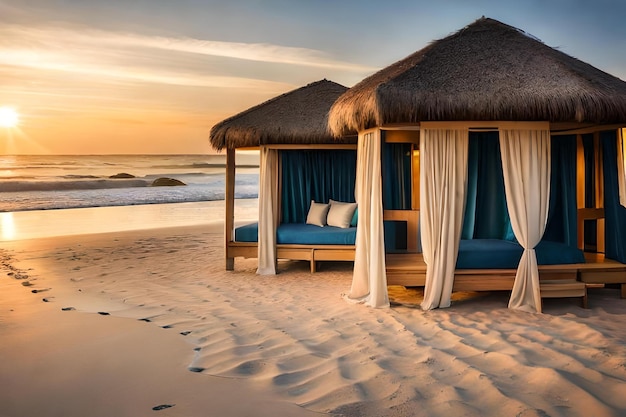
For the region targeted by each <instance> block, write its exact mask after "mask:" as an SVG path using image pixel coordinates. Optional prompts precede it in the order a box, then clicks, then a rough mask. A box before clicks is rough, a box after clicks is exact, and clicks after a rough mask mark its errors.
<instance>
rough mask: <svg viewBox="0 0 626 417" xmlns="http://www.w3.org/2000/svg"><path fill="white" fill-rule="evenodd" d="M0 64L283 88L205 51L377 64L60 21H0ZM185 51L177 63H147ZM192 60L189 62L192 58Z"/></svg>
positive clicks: (349, 68) (284, 60)
mask: <svg viewBox="0 0 626 417" xmlns="http://www.w3.org/2000/svg"><path fill="white" fill-rule="evenodd" d="M0 39H1V41H0V64H3V65H9V66H15V67H28V68H38V69H43V70H50V71H63V72H66V73H75V74H87V75H90V76H98V77H109V78H114V79H124V80H129V81H134V82H149V83H160V84H173V85H198V86H205V87H236V88H261V89H268V90H271V91H280V90H284V87H285V85H286V83H284V82H282V81H278V80H276V81H274V80H263V79H257V78H254V77H248V78H246V77H238V76H233V75H232V74H231V73H229V72H228V71H227V70H223V71H221V72H220V68H219V62H216V61H215V59H213V60H211V59H207V58H209V57H220V58H223V59H241V60H248V61H254V62H259V63H269V64H286V65H298V66H304V67H311V68H320V69H326V70H332V71H342V72H358V73H364V72H372V71H373V70H375V68H370V67H365V66H360V65H356V64H351V63H347V62H342V61H338V60H333V59H332V58H330V57H328V56H327V55H326V54H324V53H323V52H321V51H318V50H313V49H306V48H293V47H285V46H280V45H271V44H262V43H252V44H246V43H236V42H221V41H211V40H201V39H192V38H188V37H181V38H176V37H163V36H146V35H139V34H133V33H117V32H106V31H101V30H92V29H70V28H60V27H39V28H31V27H25V26H19V25H4V26H2V27H0ZM177 55H186V56H185V59H181V60H180V61H179V62H180V65H177V66H175V67H172V66H170V68H169V69H167V68H165V65H149V64H148V63H147V61H150V60H152V62H166V61H168V60H171V57H172V56H177ZM191 61H193V62H191Z"/></svg>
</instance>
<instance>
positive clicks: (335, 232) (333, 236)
mask: <svg viewBox="0 0 626 417" xmlns="http://www.w3.org/2000/svg"><path fill="white" fill-rule="evenodd" d="M355 240H356V227H348V228H345V229H344V228H341V227H333V226H324V227H319V226H315V225H313V224H302V223H283V224H281V225H280V226H279V227H278V230H276V243H285V244H288V243H290V244H296V245H354V242H355Z"/></svg>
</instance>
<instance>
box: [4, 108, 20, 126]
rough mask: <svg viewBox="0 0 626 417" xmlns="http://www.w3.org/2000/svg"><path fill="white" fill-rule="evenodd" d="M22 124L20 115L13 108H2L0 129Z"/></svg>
mask: <svg viewBox="0 0 626 417" xmlns="http://www.w3.org/2000/svg"><path fill="white" fill-rule="evenodd" d="M19 123H20V115H19V114H18V113H17V111H15V109H14V108H12V107H0V127H9V128H10V127H16V126H17V125H18V124H19Z"/></svg>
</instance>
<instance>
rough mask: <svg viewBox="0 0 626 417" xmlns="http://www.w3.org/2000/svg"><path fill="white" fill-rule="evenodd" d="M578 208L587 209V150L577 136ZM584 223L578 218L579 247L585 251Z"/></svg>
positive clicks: (580, 137) (579, 136) (580, 136)
mask: <svg viewBox="0 0 626 417" xmlns="http://www.w3.org/2000/svg"><path fill="white" fill-rule="evenodd" d="M576 207H577V208H578V211H580V210H581V209H584V208H585V149H584V147H583V137H582V135H576ZM583 225H584V222H582V223H581V219H580V216H579V217H578V228H577V234H578V247H579V248H580V249H581V250H585V235H584V227H583Z"/></svg>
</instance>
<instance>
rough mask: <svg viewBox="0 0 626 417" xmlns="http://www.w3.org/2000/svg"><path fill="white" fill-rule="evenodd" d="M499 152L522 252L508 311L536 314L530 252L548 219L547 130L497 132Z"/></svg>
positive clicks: (534, 272)
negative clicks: (498, 134)
mask: <svg viewBox="0 0 626 417" xmlns="http://www.w3.org/2000/svg"><path fill="white" fill-rule="evenodd" d="M535 129H536V130H535ZM500 150H501V153H502V170H503V173H504V188H505V193H506V202H507V206H508V209H509V216H510V217H511V225H512V227H513V232H514V233H515V237H516V239H517V241H518V242H519V243H520V245H522V247H523V248H524V252H523V254H522V258H521V259H520V263H519V266H518V267H517V273H516V275H515V283H514V284H513V291H512V292H511V299H510V300H509V308H512V309H517V310H523V311H528V312H537V313H540V312H541V294H540V291H539V270H538V268H537V256H536V254H535V249H534V248H535V246H537V244H538V243H539V241H540V240H541V238H542V236H543V233H544V231H545V228H546V221H547V219H548V206H549V200H550V130H549V127H545V128H543V129H540V128H534V129H533V128H531V127H529V128H527V129H526V128H524V129H521V128H520V129H500Z"/></svg>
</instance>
